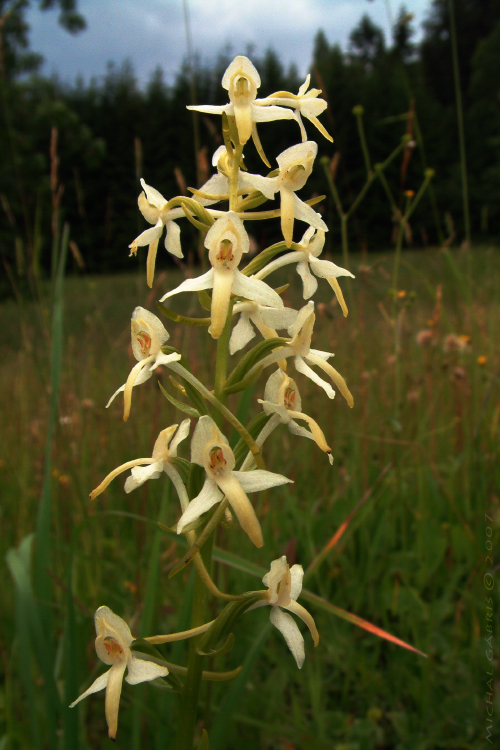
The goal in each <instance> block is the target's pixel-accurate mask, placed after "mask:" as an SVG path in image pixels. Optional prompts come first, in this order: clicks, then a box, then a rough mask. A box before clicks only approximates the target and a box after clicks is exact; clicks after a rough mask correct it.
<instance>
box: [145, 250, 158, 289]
mask: <svg viewBox="0 0 500 750" xmlns="http://www.w3.org/2000/svg"><path fill="white" fill-rule="evenodd" d="M158 242H159V237H157V238H156V239H154V240H153V241H152V242H151V243H150V244H149V250H148V258H147V261H146V283H147V285H148V286H149V288H150V289H151V288H152V286H153V280H154V277H155V265H156V253H157V252H158Z"/></svg>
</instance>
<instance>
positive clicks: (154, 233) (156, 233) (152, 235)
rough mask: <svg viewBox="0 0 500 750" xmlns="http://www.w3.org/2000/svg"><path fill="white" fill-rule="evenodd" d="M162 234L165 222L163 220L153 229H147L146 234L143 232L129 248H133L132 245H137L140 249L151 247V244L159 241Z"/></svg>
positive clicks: (159, 220)
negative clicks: (145, 246) (144, 246)
mask: <svg viewBox="0 0 500 750" xmlns="http://www.w3.org/2000/svg"><path fill="white" fill-rule="evenodd" d="M162 232H163V222H162V220H161V219H158V222H157V223H156V224H155V226H154V227H151V229H145V230H144V232H142V233H141V234H140V235H139V236H138V237H136V238H135V240H134V241H133V242H132V243H131V244H130V245H129V247H132V245H136V246H138V247H142V246H143V245H149V244H151V242H154V241H155V240H159V239H160V237H161V233H162Z"/></svg>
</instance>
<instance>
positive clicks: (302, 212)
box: [293, 193, 328, 232]
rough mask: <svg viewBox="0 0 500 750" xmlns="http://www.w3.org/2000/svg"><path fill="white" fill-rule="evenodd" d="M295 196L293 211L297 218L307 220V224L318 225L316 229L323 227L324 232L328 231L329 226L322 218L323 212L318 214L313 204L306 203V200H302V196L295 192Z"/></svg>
mask: <svg viewBox="0 0 500 750" xmlns="http://www.w3.org/2000/svg"><path fill="white" fill-rule="evenodd" d="M293 196H294V200H293V203H294V207H293V212H294V214H295V218H296V219H298V220H299V221H305V222H306V224H310V225H311V226H313V227H316V229H322V230H323V231H324V232H328V227H327V226H326V224H325V222H324V221H323V219H322V218H321V214H318V213H317V211H315V210H314V208H312V206H309V205H308V204H307V203H304V201H301V200H300V198H299V197H298V196H297V195H295V193H294V194H293Z"/></svg>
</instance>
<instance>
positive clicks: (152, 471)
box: [90, 419, 191, 500]
mask: <svg viewBox="0 0 500 750" xmlns="http://www.w3.org/2000/svg"><path fill="white" fill-rule="evenodd" d="M190 425H191V422H190V420H189V419H185V420H184V421H183V422H182V423H181V426H180V427H179V429H178V430H177V427H178V425H176V424H173V425H171V426H170V427H167V429H166V430H162V431H161V432H160V434H159V435H158V438H157V439H156V443H155V444H154V448H153V455H152V457H151V458H135V459H134V460H132V461H127V462H126V463H124V464H122V465H121V466H118V467H117V468H116V469H113V471H112V472H111V473H110V474H108V476H107V477H106V478H105V479H103V481H102V482H101V484H100V485H99V486H98V487H96V488H95V490H93V491H92V492H91V493H90V499H91V500H95V498H96V497H98V496H99V495H100V494H101V492H104V490H105V489H106V487H107V486H108V485H109V484H110V482H112V481H113V479H115V477H117V476H118V475H119V474H122V473H123V472H124V471H128V470H129V469H132V473H131V475H130V476H129V477H128V479H127V481H126V482H125V492H132V490H135V489H136V488H137V487H140V486H141V485H142V484H144V482H146V481H147V480H148V479H158V477H159V476H160V475H161V473H162V472H163V471H164V472H165V473H166V474H167V476H169V477H170V479H171V480H172V482H173V484H174V486H175V487H176V489H178V487H179V482H181V483H182V480H181V478H180V476H179V474H178V472H177V469H176V468H175V466H173V465H172V463H171V459H172V458H176V457H177V448H178V447H179V443H181V442H182V441H183V440H185V439H186V438H187V436H188V435H189V428H190ZM176 430H177V434H176V435H175V437H174V438H173V439H172V437H173V435H174V433H175V431H176ZM170 441H172V442H170Z"/></svg>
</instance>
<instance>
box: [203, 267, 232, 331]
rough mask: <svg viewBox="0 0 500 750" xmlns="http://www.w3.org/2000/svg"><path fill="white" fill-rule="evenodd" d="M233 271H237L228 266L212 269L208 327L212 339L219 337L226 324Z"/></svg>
mask: <svg viewBox="0 0 500 750" xmlns="http://www.w3.org/2000/svg"><path fill="white" fill-rule="evenodd" d="M235 273H237V269H236V270H234V271H232V270H231V269H230V268H214V269H213V292H212V307H211V310H210V318H211V323H210V328H209V329H208V332H209V334H210V335H211V336H212V338H213V339H218V338H219V336H220V335H221V333H222V331H223V329H224V326H225V325H226V318H227V313H228V310H229V301H230V299H231V291H232V288H233V280H234V275H235Z"/></svg>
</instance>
